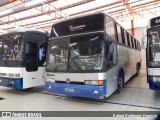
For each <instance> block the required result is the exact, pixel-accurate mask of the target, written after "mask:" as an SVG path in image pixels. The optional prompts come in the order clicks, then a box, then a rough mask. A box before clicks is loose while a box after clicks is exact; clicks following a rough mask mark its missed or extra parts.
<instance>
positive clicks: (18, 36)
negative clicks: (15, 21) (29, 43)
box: [1, 33, 23, 66]
mask: <svg viewBox="0 0 160 120" xmlns="http://www.w3.org/2000/svg"><path fill="white" fill-rule="evenodd" d="M2 39H3V40H2V42H1V46H2V47H1V49H3V50H2V51H3V52H2V56H1V59H2V63H3V64H4V65H5V66H14V65H16V66H19V65H20V64H21V62H22V53H23V52H22V51H23V43H22V39H23V34H22V33H14V34H6V35H4V36H3V38H2ZM13 64H14V65H13Z"/></svg>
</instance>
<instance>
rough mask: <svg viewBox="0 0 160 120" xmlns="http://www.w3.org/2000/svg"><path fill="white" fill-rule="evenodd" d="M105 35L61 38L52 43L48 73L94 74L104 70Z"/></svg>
mask: <svg viewBox="0 0 160 120" xmlns="http://www.w3.org/2000/svg"><path fill="white" fill-rule="evenodd" d="M102 40H103V34H100V33H97V34H90V35H83V36H74V37H67V38H59V39H55V40H52V41H50V43H49V50H48V51H49V52H48V61H47V62H48V64H47V71H54V72H94V71H100V70H102V64H103V57H102Z"/></svg>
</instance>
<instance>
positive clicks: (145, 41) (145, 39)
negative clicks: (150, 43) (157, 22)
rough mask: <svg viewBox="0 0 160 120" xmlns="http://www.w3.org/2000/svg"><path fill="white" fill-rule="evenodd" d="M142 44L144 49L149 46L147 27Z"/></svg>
mask: <svg viewBox="0 0 160 120" xmlns="http://www.w3.org/2000/svg"><path fill="white" fill-rule="evenodd" d="M141 46H142V49H145V48H146V47H147V29H145V30H144V31H143V36H142V40H141Z"/></svg>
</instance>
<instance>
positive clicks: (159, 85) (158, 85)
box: [148, 81, 160, 90]
mask: <svg viewBox="0 0 160 120" xmlns="http://www.w3.org/2000/svg"><path fill="white" fill-rule="evenodd" d="M148 83H149V87H150V89H152V90H160V82H154V81H149V82H148Z"/></svg>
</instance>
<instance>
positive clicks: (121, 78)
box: [116, 72, 124, 94]
mask: <svg viewBox="0 0 160 120" xmlns="http://www.w3.org/2000/svg"><path fill="white" fill-rule="evenodd" d="M123 85H124V75H123V73H122V72H121V73H120V74H119V76H118V81H117V90H116V94H119V93H120V92H121V90H122V88H123Z"/></svg>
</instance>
